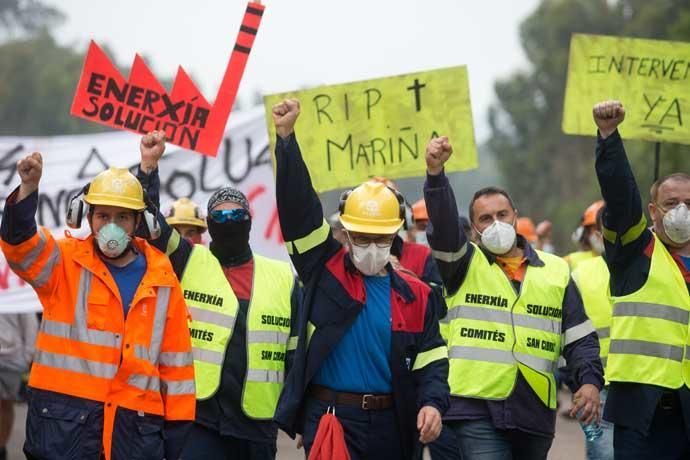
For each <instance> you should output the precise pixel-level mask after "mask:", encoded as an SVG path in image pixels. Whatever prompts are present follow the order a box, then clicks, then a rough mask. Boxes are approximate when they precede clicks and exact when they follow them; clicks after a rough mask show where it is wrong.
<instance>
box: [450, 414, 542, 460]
mask: <svg viewBox="0 0 690 460" xmlns="http://www.w3.org/2000/svg"><path fill="white" fill-rule="evenodd" d="M449 425H450V426H451V428H452V429H453V430H454V431H455V433H456V434H457V438H458V442H459V444H460V454H461V455H462V458H463V459H464V460H546V455H547V454H548V453H549V449H550V448H551V444H552V443H553V438H552V437H547V436H537V435H534V434H530V433H526V432H524V431H520V430H497V429H496V428H494V425H493V423H491V419H488V418H485V419H480V420H462V421H458V422H451V423H450V424H449Z"/></svg>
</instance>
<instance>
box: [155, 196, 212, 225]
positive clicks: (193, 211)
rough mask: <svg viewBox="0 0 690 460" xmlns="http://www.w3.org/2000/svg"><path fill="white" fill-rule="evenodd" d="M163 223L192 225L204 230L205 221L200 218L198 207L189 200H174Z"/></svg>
mask: <svg viewBox="0 0 690 460" xmlns="http://www.w3.org/2000/svg"><path fill="white" fill-rule="evenodd" d="M165 221H166V222H167V223H168V224H170V225H193V226H195V227H201V228H203V229H204V230H206V220H205V219H204V218H203V217H202V216H201V212H200V211H199V205H197V204H196V203H195V202H193V201H192V200H190V199H189V198H180V199H179V200H176V201H175V202H174V203H173V204H172V207H171V208H170V212H169V213H168V217H166V218H165Z"/></svg>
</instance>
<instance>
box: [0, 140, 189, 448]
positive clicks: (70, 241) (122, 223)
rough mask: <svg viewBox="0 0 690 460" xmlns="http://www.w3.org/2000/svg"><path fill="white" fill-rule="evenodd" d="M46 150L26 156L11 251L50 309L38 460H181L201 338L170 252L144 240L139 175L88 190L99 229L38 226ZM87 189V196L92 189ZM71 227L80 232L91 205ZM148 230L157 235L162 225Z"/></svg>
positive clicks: (114, 173)
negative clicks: (58, 233)
mask: <svg viewBox="0 0 690 460" xmlns="http://www.w3.org/2000/svg"><path fill="white" fill-rule="evenodd" d="M42 170H43V160H42V157H41V154H40V153H33V154H31V155H29V156H27V157H26V158H24V159H22V160H20V161H19V162H18V163H17V171H18V173H19V176H20V178H21V185H20V186H19V187H18V188H17V189H16V190H15V191H13V192H12V193H11V194H10V195H9V196H8V197H7V200H6V204H5V209H4V214H3V218H2V225H1V226H0V237H1V238H2V240H1V241H0V246H1V247H2V251H3V253H4V254H5V257H6V258H7V260H8V262H9V264H10V267H11V268H12V270H13V271H14V272H15V273H16V274H17V275H18V276H20V277H21V278H22V279H24V280H25V281H26V282H27V283H29V284H30V285H31V286H32V287H33V288H34V290H35V291H36V293H37V294H38V297H39V299H40V301H41V304H42V305H43V322H42V324H41V329H40V332H39V334H38V340H37V342H36V356H35V359H34V363H33V366H32V369H31V375H30V378H29V392H28V393H29V394H28V403H29V409H28V417H27V429H26V442H25V444H24V452H25V454H26V456H27V458H29V459H60V460H68V459H75V460H76V459H79V460H82V459H84V460H88V459H93V460H98V459H100V458H105V459H106V460H110V459H112V460H121V459H122V460H124V459H133V458H147V459H163V458H166V459H177V458H179V456H180V452H181V448H182V445H183V443H184V438H185V437H186V433H187V430H188V428H190V427H191V422H192V421H193V420H194V411H195V387H194V367H193V359H192V353H191V340H190V337H189V330H188V329H187V311H186V307H185V302H184V298H183V296H182V291H181V290H180V286H179V284H178V282H177V278H176V276H175V273H174V272H173V269H172V266H171V265H170V262H169V261H168V258H167V257H166V256H165V255H164V254H162V253H160V252H158V251H157V250H155V249H154V248H152V247H151V246H149V245H148V243H146V242H145V241H144V240H142V239H139V238H135V237H134V236H133V235H134V231H135V229H136V228H137V225H139V224H140V223H141V221H142V218H143V217H144V216H143V211H144V209H145V207H146V205H145V201H144V194H143V190H142V188H141V185H140V184H139V181H137V179H136V178H135V177H134V176H133V175H132V174H131V173H129V171H127V170H126V169H117V168H110V169H109V170H107V171H104V172H102V173H100V174H99V175H98V176H96V177H95V178H94V180H93V181H92V182H91V183H90V184H89V185H87V186H86V187H84V189H83V190H82V192H81V194H83V201H84V202H86V203H87V204H88V205H89V207H88V211H86V212H85V214H86V216H87V219H88V223H89V226H90V227H91V232H92V234H91V235H90V236H89V237H88V238H86V239H83V240H82V239H77V238H73V237H71V236H70V235H69V234H68V235H67V238H65V239H61V240H55V239H54V238H53V237H52V236H51V234H50V233H49V232H48V230H47V229H45V228H40V229H38V230H37V228H36V222H35V214H36V209H37V206H38V185H39V181H40V179H41V175H42ZM81 194H80V195H81ZM80 195H77V197H75V198H73V199H72V201H71V203H70V207H69V211H68V215H67V222H68V224H69V225H70V226H72V227H74V228H78V227H79V225H80V221H81V217H82V214H84V204H83V203H82V201H81V199H82V197H81V196H80ZM145 220H146V221H147V222H151V227H149V225H144V227H145V228H147V229H149V233H152V232H151V230H155V228H153V224H152V223H153V220H152V219H145Z"/></svg>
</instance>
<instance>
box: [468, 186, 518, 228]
mask: <svg viewBox="0 0 690 460" xmlns="http://www.w3.org/2000/svg"><path fill="white" fill-rule="evenodd" d="M489 195H503V196H504V197H506V199H507V200H508V203H510V207H511V208H513V211H515V204H514V203H513V199H512V198H511V197H510V195H508V192H506V191H505V190H503V189H502V188H500V187H495V186H493V185H492V186H489V187H484V188H482V189H479V190H477V191H476V192H474V196H473V197H472V201H470V222H474V209H473V208H474V202H475V201H477V200H478V199H479V198H481V197H483V196H489Z"/></svg>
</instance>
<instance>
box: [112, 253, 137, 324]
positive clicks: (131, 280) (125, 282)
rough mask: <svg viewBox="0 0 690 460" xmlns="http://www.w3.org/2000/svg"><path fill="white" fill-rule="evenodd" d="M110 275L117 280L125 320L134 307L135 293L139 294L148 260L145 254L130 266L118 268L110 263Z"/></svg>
mask: <svg viewBox="0 0 690 460" xmlns="http://www.w3.org/2000/svg"><path fill="white" fill-rule="evenodd" d="M105 265H106V267H108V270H110V274H111V275H113V278H114V279H115V284H117V288H118V289H119V290H120V298H121V299H122V307H123V308H124V311H125V318H126V317H127V313H129V308H130V307H131V306H132V305H131V303H132V299H134V293H135V292H137V288H138V287H139V283H141V279H142V278H143V277H144V273H146V258H145V257H144V255H143V254H137V257H136V259H134V260H133V261H132V262H130V263H129V264H127V265H125V266H124V267H116V266H115V265H111V264H109V263H108V262H106V263H105Z"/></svg>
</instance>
